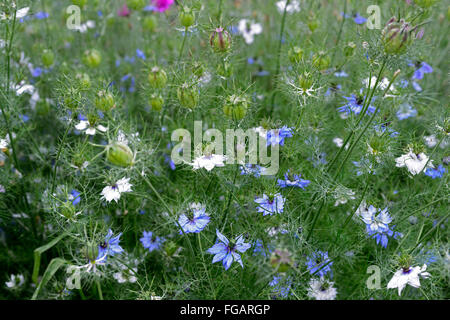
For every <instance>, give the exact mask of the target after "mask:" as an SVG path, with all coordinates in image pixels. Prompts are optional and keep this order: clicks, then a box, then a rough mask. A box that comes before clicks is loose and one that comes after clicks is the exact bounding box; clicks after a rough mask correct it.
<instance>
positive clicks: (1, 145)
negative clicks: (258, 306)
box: [0, 136, 9, 150]
mask: <svg viewBox="0 0 450 320" xmlns="http://www.w3.org/2000/svg"><path fill="white" fill-rule="evenodd" d="M8 145H9V139H8V136H6V138H5V139H0V150H5V149H6V148H8Z"/></svg>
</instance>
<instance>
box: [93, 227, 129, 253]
mask: <svg viewBox="0 0 450 320" xmlns="http://www.w3.org/2000/svg"><path fill="white" fill-rule="evenodd" d="M121 235H122V233H119V234H118V235H117V236H115V237H113V232H112V230H111V229H109V230H108V234H107V235H106V237H105V241H104V242H103V243H101V244H100V245H99V247H98V254H99V256H103V255H104V254H105V255H110V256H114V255H115V254H118V253H122V252H123V251H124V250H123V248H122V247H121V246H120V245H119V242H120V236H121Z"/></svg>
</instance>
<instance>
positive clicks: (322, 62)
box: [313, 51, 330, 71]
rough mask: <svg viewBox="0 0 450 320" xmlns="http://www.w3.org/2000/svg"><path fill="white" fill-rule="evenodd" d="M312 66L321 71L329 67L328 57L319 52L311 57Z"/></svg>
mask: <svg viewBox="0 0 450 320" xmlns="http://www.w3.org/2000/svg"><path fill="white" fill-rule="evenodd" d="M313 65H314V66H315V67H316V68H317V69H318V70H319V71H323V70H326V69H327V68H328V66H329V65H330V57H329V56H328V55H327V54H326V53H325V52H324V51H320V52H318V53H316V54H314V56H313Z"/></svg>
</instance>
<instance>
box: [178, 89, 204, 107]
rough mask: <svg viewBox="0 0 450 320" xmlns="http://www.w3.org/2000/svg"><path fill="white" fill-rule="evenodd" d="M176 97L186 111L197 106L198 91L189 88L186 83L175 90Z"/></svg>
mask: <svg viewBox="0 0 450 320" xmlns="http://www.w3.org/2000/svg"><path fill="white" fill-rule="evenodd" d="M177 97H178V101H180V104H181V106H183V107H185V108H188V109H194V108H195V107H196V106H197V104H198V99H199V93H198V89H197V88H196V87H193V86H189V85H188V84H187V83H183V85H182V86H181V87H179V88H178V90H177Z"/></svg>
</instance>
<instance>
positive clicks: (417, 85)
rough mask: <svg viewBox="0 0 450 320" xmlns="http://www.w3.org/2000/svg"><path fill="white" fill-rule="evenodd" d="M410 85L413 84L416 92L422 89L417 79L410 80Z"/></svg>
mask: <svg viewBox="0 0 450 320" xmlns="http://www.w3.org/2000/svg"><path fill="white" fill-rule="evenodd" d="M411 85H412V86H413V88H414V90H416V91H418V92H420V91H422V87H421V86H420V84H418V83H417V81H411Z"/></svg>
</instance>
